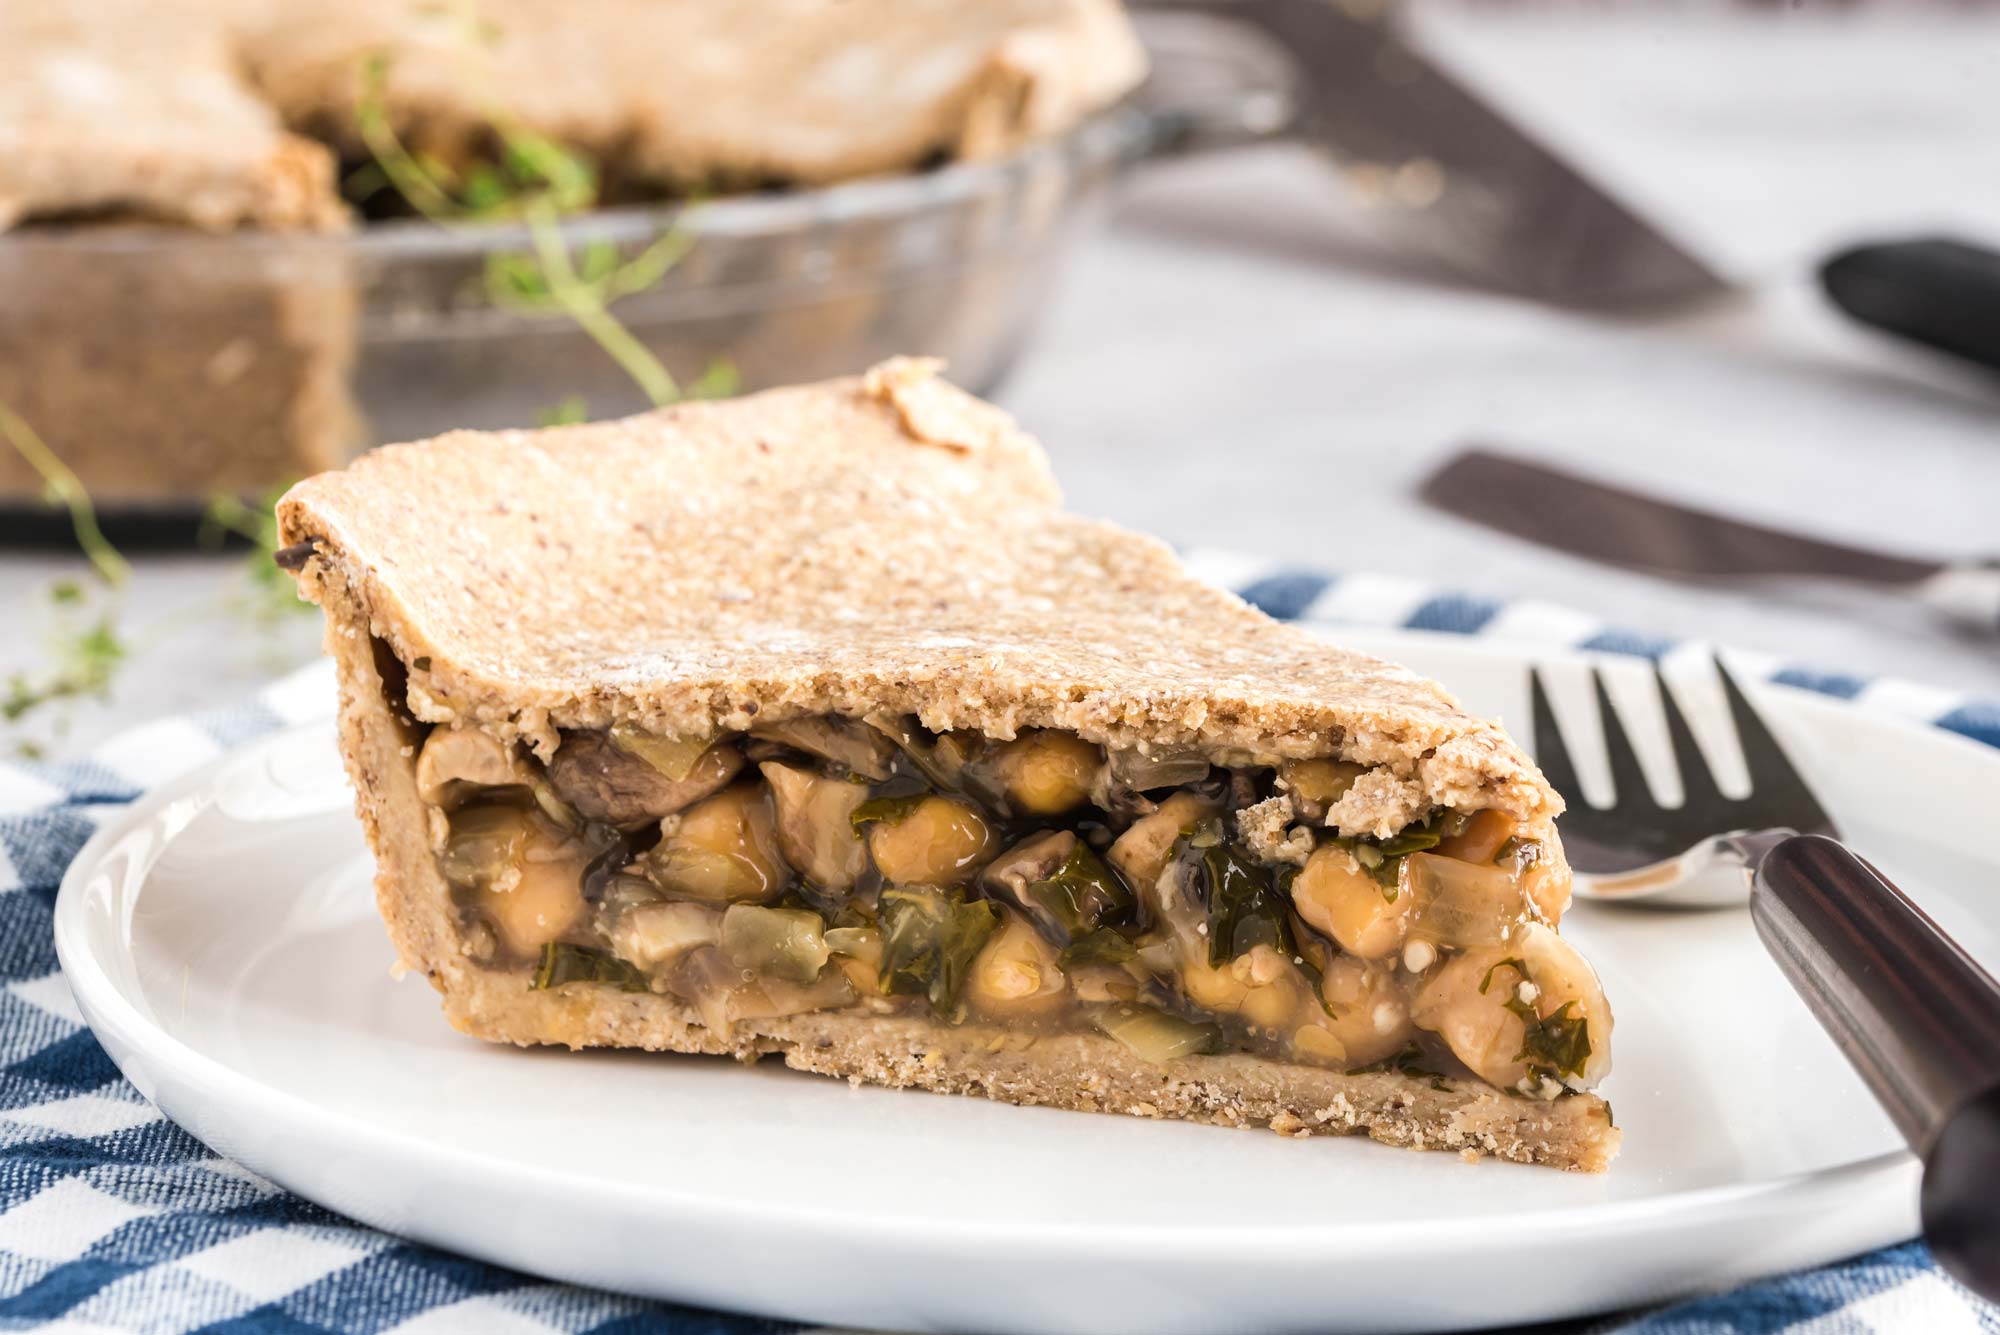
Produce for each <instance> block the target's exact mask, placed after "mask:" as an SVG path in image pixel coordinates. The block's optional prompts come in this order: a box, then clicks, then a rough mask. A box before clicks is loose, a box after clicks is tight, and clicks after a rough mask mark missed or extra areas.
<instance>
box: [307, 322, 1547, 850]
mask: <svg viewBox="0 0 2000 1335" xmlns="http://www.w3.org/2000/svg"><path fill="white" fill-rule="evenodd" d="M932 369H933V368H931V367H930V366H928V365H926V364H921V363H914V362H907V361H905V362H898V363H892V364H890V365H887V366H885V367H878V368H877V369H876V370H874V371H871V372H870V373H869V374H868V375H867V376H865V377H858V378H855V379H849V380H837V381H830V382H827V383H825V384H820V385H812V386H805V387H802V388H796V389H786V390H775V391H771V392H768V393H763V394H758V395H753V396H751V397H748V398H744V399H738V400H734V401H731V402H726V403H693V404H684V405H680V406H676V407H672V408H667V409H662V410H659V411H656V412H652V413H648V414H644V415H641V416H638V417H632V418H627V419H625V420H623V421H616V422H604V423H597V424H592V425H586V426H576V427H562V428H553V429H548V430H543V431H510V432H495V433H473V432H458V433H454V434H452V435H447V436H442V437H439V438H437V439H435V440H431V441H426V442H423V443H421V444H415V445H396V446H389V447H387V448H384V449H380V450H376V451H375V452H373V453H372V454H369V455H367V456H365V457H363V458H362V459H360V460H359V461H357V462H356V463H355V464H353V465H352V466H351V467H349V468H348V469H346V470H345V471H342V472H338V473H328V474H323V475H321V476H319V477H316V478H313V479H310V480H308V481H306V482H304V483H301V484H300V485H299V486H297V487H295V488H293V489H292V491H291V492H290V493H289V494H288V495H287V496H286V497H285V498H284V500H283V501H282V502H281V503H280V505H279V507H278V516H279V522H280V525H281V528H282V534H283V541H284V542H286V543H288V544H292V543H303V542H310V543H312V544H313V545H314V549H315V553H316V554H315V556H314V557H313V559H312V561H311V562H310V564H311V565H325V566H330V567H333V568H336V569H337V570H338V571H339V572H340V573H341V575H342V577H343V579H344V580H346V581H347V582H348V583H349V584H351V586H352V587H353V588H354V590H355V591H356V594H357V596H358V597H359V599H360V601H361V603H362V605H363V606H364V607H365V608H366V609H367V615H368V618H369V620H370V623H371V625H372V626H373V628H374V632H375V633H376V634H378V635H381V636H383V637H384V638H386V639H387V640H388V641H389V643H390V644H391V645H392V646H393V647H394V650H395V653H396V656H397V657H398V658H400V659H401V660H402V661H403V662H405V663H407V664H410V665H411V668H412V670H411V691H410V699H411V705H412V707H413V708H414V709H415V711H416V712H417V713H418V715H419V716H420V717H422V718H424V719H425V720H427V721H430V722H438V723H441V722H449V721H453V720H465V721H473V722H477V723H479V724H480V725H481V726H484V727H488V728H491V729H493V730H495V731H498V732H500V733H501V734H503V735H510V734H511V735H519V736H521V737H524V738H525V739H527V740H528V741H529V742H530V743H532V744H535V745H536V746H538V747H539V748H542V749H543V750H544V752H545V753H546V751H547V749H548V748H551V747H552V746H553V745H554V743H555V740H556V735H555V730H556V729H558V728H564V727H572V728H599V727H605V726H608V725H609V724H611V723H612V722H616V721H632V722H636V723H638V724H640V725H641V726H644V727H646V728H649V729H651V730H654V731H657V732H662V733H666V734H669V735H702V734H707V733H711V732H714V731H716V730H719V729H741V728H746V727H748V726H750V725H751V723H752V722H753V720H758V719H761V720H763V721H765V722H770V721H773V720H777V719H782V718H786V717H790V716H794V715H803V714H818V713H828V712H832V713H840V714H848V715H855V716H867V715H870V714H876V713H889V714H910V713H913V714H916V715H918V716H920V717H921V718H922V720H923V722H924V723H925V724H926V725H928V726H929V727H932V728H934V729H939V730H944V729H958V728H972V729H978V730H980V731H982V732H985V733H987V734H989V735H991V736H995V737H1009V736H1012V735H1014V733H1015V732H1016V731H1017V730H1018V729H1020V728H1024V727H1031V726H1036V727H1041V726H1046V727H1058V728H1065V729H1070V730H1073V731H1075V732H1077V733H1079V734H1081V735H1083V736H1084V737H1086V738H1089V739H1090V740H1092V741H1098V742H1107V743H1111V744H1115V745H1131V744H1139V743H1145V744H1173V745H1199V746H1202V747H1206V748H1209V749H1211V750H1218V749H1229V748H1234V749H1239V750H1244V751H1249V752H1253V753H1256V754H1258V755H1265V756H1312V755H1328V754H1338V755H1340V756H1344V757H1347V758H1349V759H1352V760H1356V761H1359V762H1361V763H1363V764H1368V765H1381V766H1387V767H1388V768H1387V770H1385V771H1384V773H1382V774H1381V775H1371V776H1369V780H1368V782H1367V784H1366V785H1365V791H1364V792H1361V793H1360V794H1359V796H1357V797H1355V798H1354V799H1353V800H1352V804H1351V806H1350V808H1349V809H1348V810H1347V812H1346V814H1345V815H1344V816H1343V819H1342V822H1341V823H1342V824H1343V825H1345V826H1348V827H1351V828H1354V829H1357V830H1360V829H1368V830H1373V831H1375V832H1378V833H1387V832H1388V831H1390V830H1392V829H1394V828H1398V827H1400V825H1401V824H1403V823H1404V822H1406V821H1408V820H1410V819H1413V818H1415V817H1416V816H1417V815H1419V814H1421V812H1422V811H1423V810H1425V809H1427V808H1428V807H1429V806H1431V805H1438V804H1442V805H1451V806H1458V807H1483V806H1493V807H1500V808H1503V809H1505V810H1508V811H1510V812H1512V813H1513V814H1515V815H1517V816H1519V817H1521V818H1522V819H1526V820H1531V821H1541V820H1545V819H1547V818H1548V817H1549V816H1551V815H1553V814H1554V812H1556V811H1557V810H1559V809H1560V799H1558V798H1557V797H1556V796H1555V794H1554V793H1553V792H1552V791H1551V790H1550V789H1549V788H1548V786H1547V785H1546V784H1545V783H1544V782H1543V781H1542V778H1541V776H1540V774H1539V773H1538V772H1536V770H1535V769H1534V768H1533V766H1532V765H1531V764H1530V763H1529V762H1528V761H1527V760H1526V758H1525V757H1524V756H1522V754H1521V753H1520V751H1519V750H1518V749H1517V748H1516V747H1515V746H1514V745H1513V743H1512V742H1511V741H1509V740H1508V738H1507V737H1506V735H1505V734H1504V733H1503V732H1502V731H1501V730H1500V729H1499V728H1498V727H1497V726H1495V725H1494V724H1492V723H1489V722H1486V721H1483V720H1480V719H1476V718H1473V717H1471V716H1469V715H1467V714H1465V713H1464V712H1462V711H1461V710H1460V709H1459V708H1458V707H1457V705H1456V703H1455V702H1454V701H1453V700H1452V698H1451V697H1450V696H1449V695H1447V694H1446V693H1445V692H1444V690H1443V689H1442V688H1440V687H1439V686H1437V685H1436V684H1435V683H1433V682H1430V681H1428V680H1426V679H1424V678H1422V677H1420V676H1418V675H1416V674H1415V673H1412V672H1409V671H1407V670H1405V669H1403V668H1398V667H1394V666H1392V665H1390V664H1387V663H1383V662H1381V661H1379V660H1377V659H1374V658H1370V657H1367V656H1364V655H1361V654H1355V653H1349V652H1346V651H1343V650H1340V649H1336V648H1332V647H1329V646H1328V645H1326V644H1325V643H1323V642H1322V641H1320V640H1317V639H1315V638H1313V637H1311V636H1309V635H1307V634H1305V633H1303V632H1301V631H1298V630H1295V629H1292V628H1290V627H1286V626H1283V625H1280V624H1279V623H1277V622H1275V621H1272V620H1271V619H1270V618H1268V617H1266V616H1264V615H1263V614H1262V613H1260V612H1257V611H1256V610H1254V609H1252V608H1250V607H1248V606H1247V605H1245V604H1244V603H1243V602H1242V601H1241V600H1239V599H1237V598H1235V597H1234V596H1232V595H1230V594H1227V593H1224V592H1222V591H1219V590H1217V589H1214V588H1212V587H1210V586H1208V585H1206V584H1203V583H1200V582H1198V581H1196V580H1194V579H1192V578H1191V577H1189V576H1188V575H1187V574H1186V573H1185V572H1184V571H1183V570H1182V569H1181V567H1180V565H1179V562H1178V561H1177V560H1176V559H1175V557H1174V555H1173V553H1172V552H1171V551H1170V550H1169V549H1168V548H1167V547H1166V546H1165V545H1164V544H1162V543H1160V542H1157V541H1155V540H1153V539H1151V538H1147V537H1141V536H1138V535H1136V534H1132V533H1129V532H1126V531H1124V530H1122V529H1119V528H1116V527H1114V526H1112V525H1110V524H1106V523H1101V522H1098V521H1094V520H1089V519H1084V518H1080V517H1077V516H1075V515H1071V514H1067V513H1065V512H1063V511H1062V510H1061V509H1060V507H1059V498H1058V494H1057V490H1056V486H1055V483H1054V481H1053V479H1052V478H1051V476H1050V473H1049V470H1048V466H1047V462H1046V460H1045V459H1044V457H1043V455H1042V453H1041V451H1040V449H1039V447H1037V446H1036V445H1035V444H1034V442H1033V441H1031V440H1030V439H1029V438H1028V437H1027V436H1026V435H1025V434H1023V433H1022V432H1021V431H1020V430H1019V429H1018V428H1017V427H1016V426H1015V424H1014V423H1013V421H1012V420H1011V419H1009V418H1008V417H1007V416H1006V415H1005V414H1003V413H1001V412H1000V411H999V410H998V409H995V408H993V407H991V406H989V405H987V404H984V403H982V402H980V401H979V400H977V399H974V398H972V397H971V396H969V395H966V394H964V393H962V392H960V391H958V390H957V389H955V388H953V387H951V386H950V385H949V384H947V383H946V382H944V381H943V380H941V379H938V378H936V377H935V376H934V375H933V374H932ZM307 591H308V593H310V592H311V586H310V584H308V589H307Z"/></svg>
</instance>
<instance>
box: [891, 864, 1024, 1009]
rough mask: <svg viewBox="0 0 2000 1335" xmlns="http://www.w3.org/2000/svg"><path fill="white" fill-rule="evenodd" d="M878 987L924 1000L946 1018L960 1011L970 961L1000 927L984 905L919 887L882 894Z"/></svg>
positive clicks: (994, 912) (997, 918) (995, 913)
mask: <svg viewBox="0 0 2000 1335" xmlns="http://www.w3.org/2000/svg"><path fill="white" fill-rule="evenodd" d="M881 912H882V986H883V988H884V990H886V991H889V992H893V993H900V994H904V995H914V996H923V997H928V998H929V999H930V1003H931V1011H932V1012H933V1013H934V1014H936V1015H938V1016H939V1017H941V1018H949V1017H950V1016H951V1014H952V1013H953V1012H954V1011H955V1010H956V1009H957V1007H958V994H959V990H960V989H961V988H963V987H964V986H965V978H966V975H967V973H969V972H970V971H971V969H972V960H973V957H974V956H975V955H977V954H978V953H979V948H980V947H981V946H983V945H985V944H986V938H987V937H989V936H991V935H992V934H993V931H994V929H995V928H996V927H998V926H999V925H1000V914H999V912H998V910H996V909H995V908H994V907H993V905H991V904H989V903H987V902H986V901H985V900H983V899H982V900H974V901H972V902H969V903H968V902H967V901H965V900H963V899H959V898H957V897H956V896H954V895H952V894H950V893H948V892H946V891H943V890H933V889H929V888H927V887H922V886H908V887H898V888H895V889H889V890H884V891H883V892H882V909H881Z"/></svg>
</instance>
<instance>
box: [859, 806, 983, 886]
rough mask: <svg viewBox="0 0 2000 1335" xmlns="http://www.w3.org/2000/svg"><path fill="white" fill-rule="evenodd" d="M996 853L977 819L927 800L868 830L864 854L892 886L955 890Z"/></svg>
mask: <svg viewBox="0 0 2000 1335" xmlns="http://www.w3.org/2000/svg"><path fill="white" fill-rule="evenodd" d="M998 851H999V841H998V840H996V839H995V838H994V837H993V831H992V829H991V828H989V827H988V826H987V824H986V822H985V820H984V819H982V818H981V816H980V814H979V813H978V812H977V811H974V810H973V809H972V808H971V807H969V806H967V805H966V804H965V803H963V802H960V801H958V800H956V799H954V798H949V797H936V796H932V797H926V798H925V799H924V800H923V801H921V802H919V803H917V805H916V806H915V807H913V808H912V809H911V810H910V812H909V814H908V815H906V816H904V817H903V818H902V819H900V820H897V821H894V822H890V821H877V822H876V823H875V824H873V825H871V826H869V827H868V852H869V854H870V855H871V856H873V857H874V859H875V869H876V870H877V871H879V872H881V873H882V875H883V877H884V879H886V880H887V881H888V882H889V883H890V884H891V885H956V884H958V883H959V882H961V881H964V880H968V879H970V878H971V877H972V875H973V874H974V873H975V872H977V871H978V870H979V869H980V867H982V866H984V865H985V864H986V863H987V862H989V861H991V860H992V858H993V855H994V854H995V853H997V852H998Z"/></svg>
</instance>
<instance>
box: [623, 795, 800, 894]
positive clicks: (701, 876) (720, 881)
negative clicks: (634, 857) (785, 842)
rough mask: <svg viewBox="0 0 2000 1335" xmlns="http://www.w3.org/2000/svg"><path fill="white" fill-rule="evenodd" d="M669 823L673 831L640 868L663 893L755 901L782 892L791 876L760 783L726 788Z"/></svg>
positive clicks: (768, 798) (768, 801)
mask: <svg viewBox="0 0 2000 1335" xmlns="http://www.w3.org/2000/svg"><path fill="white" fill-rule="evenodd" d="M668 823H669V824H671V825H672V826H673V828H672V830H671V831H670V832H669V833H668V834H667V835H666V836H665V837H664V838H662V839H661V840H660V842H659V844H658V846H657V847H655V848H654V849H653V851H652V852H650V853H648V854H647V855H646V857H645V859H644V862H643V864H642V866H643V869H644V871H645V873H646V875H647V877H648V878H649V879H651V880H652V881H653V882H654V883H655V884H656V885H658V886H659V887H660V888H661V889H662V890H665V891H667V892H668V893H669V894H676V895H685V896H687V897H688V898H690V899H706V900H713V901H720V902H733V901H750V902H759V903H768V902H770V901H771V900H773V899H776V898H777V897H778V896H779V894H780V893H782V892H783V890H784V888H785V882H786V880H787V879H788V876H789V873H788V871H787V869H786V866H785V860H784V858H783V856H782V855H781V854H780V853H779V850H778V839H777V831H776V828H775V822H774V820H773V819H772V814H771V798H770V795H769V794H768V793H767V792H765V790H764V786H763V785H762V784H760V783H755V782H751V783H739V784H736V785H734V786H732V787H729V788H725V789H723V790H722V791H721V792H719V793H717V794H716V795H715V796H713V797H709V798H704V799H703V800H702V801H700V802H697V803H695V804H694V805H693V806H691V807H689V808H688V809H687V810H686V811H684V812H682V813H681V814H680V816H679V818H678V820H677V821H675V820H670V821H669V822H668Z"/></svg>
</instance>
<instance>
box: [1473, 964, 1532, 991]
mask: <svg viewBox="0 0 2000 1335" xmlns="http://www.w3.org/2000/svg"><path fill="white" fill-rule="evenodd" d="M1502 969H1512V970H1513V971H1514V972H1515V973H1518V974H1520V975H1521V981H1523V982H1527V981H1529V978H1528V962H1527V961H1526V960H1524V959H1522V958H1521V957H1520V956H1518V955H1509V956H1508V957H1507V958H1506V959H1504V960H1501V961H1500V962H1499V963H1497V964H1495V965H1494V966H1493V967H1492V968H1490V969H1488V970H1487V971H1486V976H1485V977H1484V978H1482V979H1480V980H1479V995H1480V996H1482V997H1483V996H1485V995H1486V989H1487V988H1489V987H1491V986H1492V985H1493V975H1494V974H1496V973H1498V972H1499V971H1500V970H1502Z"/></svg>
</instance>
